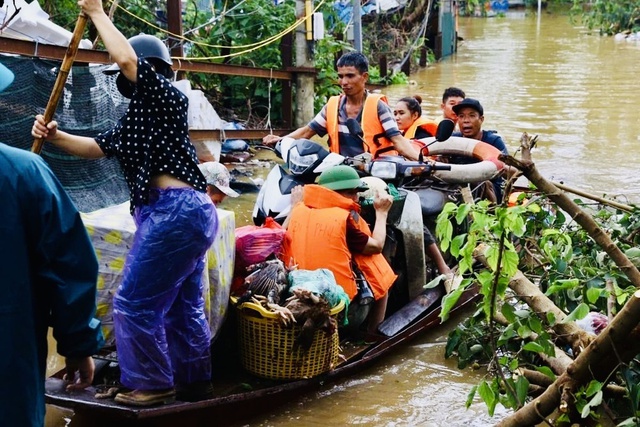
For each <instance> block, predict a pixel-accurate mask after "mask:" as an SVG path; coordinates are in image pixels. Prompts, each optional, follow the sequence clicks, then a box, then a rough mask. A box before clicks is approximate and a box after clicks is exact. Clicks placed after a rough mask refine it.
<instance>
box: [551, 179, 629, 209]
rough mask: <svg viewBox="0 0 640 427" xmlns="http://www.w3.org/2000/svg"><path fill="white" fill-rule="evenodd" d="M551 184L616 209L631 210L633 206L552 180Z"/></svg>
mask: <svg viewBox="0 0 640 427" xmlns="http://www.w3.org/2000/svg"><path fill="white" fill-rule="evenodd" d="M553 185H555V186H556V187H558V188H559V189H561V190H564V191H568V192H569V193H573V194H577V195H578V196H582V197H586V198H587V199H591V200H594V201H596V202H599V203H602V204H603V205H608V206H611V207H613V208H616V209H620V210H623V211H627V212H632V211H633V209H634V208H633V206H629V205H625V204H624V203H618V202H614V201H613V200H608V199H605V198H603V197H599V196H595V195H593V194H589V193H586V192H584V191H582V190H579V189H577V188H571V187H569V186H566V185H564V184H561V183H559V182H553Z"/></svg>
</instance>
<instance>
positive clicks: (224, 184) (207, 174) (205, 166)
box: [198, 162, 239, 206]
mask: <svg viewBox="0 0 640 427" xmlns="http://www.w3.org/2000/svg"><path fill="white" fill-rule="evenodd" d="M198 167H199V168H200V172H202V175H204V178H205V179H206V180H207V194H208V195H209V197H210V198H211V201H212V202H213V204H214V205H216V206H218V204H220V203H222V201H223V200H224V199H225V197H227V196H229V197H238V196H239V194H238V193H237V192H236V191H235V190H234V189H232V188H231V187H229V182H230V181H231V174H230V173H229V171H228V170H227V168H226V167H225V165H223V164H222V163H219V162H205V163H200V164H199V165H198Z"/></svg>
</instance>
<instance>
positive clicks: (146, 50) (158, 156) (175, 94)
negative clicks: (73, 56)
mask: <svg viewBox="0 0 640 427" xmlns="http://www.w3.org/2000/svg"><path fill="white" fill-rule="evenodd" d="M78 5H79V6H80V7H81V8H82V10H83V11H84V12H85V14H87V16H89V17H90V18H91V20H92V21H93V23H94V25H95V26H96V28H97V29H98V32H99V33H100V36H101V38H102V40H103V41H104V44H105V46H106V48H107V50H108V51H109V54H110V55H111V57H112V58H113V59H114V60H115V63H114V64H113V65H112V66H111V67H109V68H108V69H107V70H105V73H106V74H117V78H116V84H117V86H118V90H119V91H120V92H121V93H122V94H123V95H124V96H126V97H128V98H130V99H131V102H130V104H129V108H128V110H127V112H126V113H125V115H124V116H123V117H122V118H121V119H120V120H119V122H118V123H117V125H116V126H115V127H114V128H113V129H111V130H109V131H107V132H104V133H102V134H100V135H98V136H97V137H95V138H89V137H83V136H77V135H72V134H69V133H67V132H64V131H62V130H59V129H58V125H57V123H56V122H55V121H52V122H50V123H48V124H45V122H44V119H43V117H42V116H41V115H39V116H37V117H36V120H35V123H34V126H33V129H32V134H33V136H34V137H38V138H45V139H46V140H47V141H49V142H51V143H53V144H55V145H56V146H57V147H60V148H62V149H63V150H65V151H67V152H68V153H70V154H73V155H77V156H79V157H84V158H100V157H103V156H108V157H111V156H115V157H116V158H117V159H118V161H119V163H120V165H121V167H122V170H123V172H124V176H125V179H126V181H127V184H128V186H129V190H130V202H131V212H132V215H133V217H134V220H135V222H136V225H137V230H136V235H135V239H134V242H133V245H132V247H131V249H130V252H129V254H128V255H127V260H126V263H125V267H124V277H123V281H122V283H121V285H120V287H119V288H118V291H117V293H116V295H115V297H114V301H113V309H114V310H113V313H114V325H115V335H116V346H117V350H118V360H119V364H120V368H121V382H122V384H123V385H124V386H125V387H126V388H129V389H131V390H132V391H130V392H122V393H119V394H118V395H117V396H116V401H117V402H120V403H122V404H126V405H134V406H148V405H155V404H158V403H168V402H171V401H173V400H174V399H175V396H176V389H177V392H178V398H179V399H181V400H199V399H202V398H206V397H209V395H210V393H211V383H210V379H211V357H210V347H209V345H210V339H211V336H210V330H209V327H208V324H207V321H206V319H205V316H204V300H203V298H202V286H203V284H202V272H203V269H204V254H205V252H206V250H207V249H208V248H209V247H210V246H211V243H212V241H213V238H214V236H215V233H216V232H217V228H218V223H217V215H216V213H215V207H214V206H213V204H212V202H211V199H210V198H209V197H208V196H207V195H206V193H205V191H206V181H205V179H204V177H203V175H202V173H201V172H200V170H199V169H198V161H197V157H196V152H195V148H194V146H193V145H192V144H191V142H190V140H189V135H188V122H187V111H188V99H187V97H186V96H185V95H184V94H183V93H181V92H180V91H179V90H178V89H177V88H175V87H174V86H173V85H172V84H171V82H170V80H169V79H170V78H171V77H172V76H173V71H172V70H171V63H172V61H171V57H170V56H169V51H168V50H167V48H166V46H165V45H164V44H163V43H162V42H161V41H160V40H159V39H157V38H155V37H153V36H149V35H139V36H135V37H132V38H131V39H129V40H127V39H126V38H125V37H124V36H123V35H122V34H121V33H120V32H119V31H118V30H117V29H116V27H115V26H114V25H113V23H112V22H111V21H110V19H109V18H108V17H107V15H106V14H105V12H104V9H103V6H102V2H101V1H100V0H79V1H78Z"/></svg>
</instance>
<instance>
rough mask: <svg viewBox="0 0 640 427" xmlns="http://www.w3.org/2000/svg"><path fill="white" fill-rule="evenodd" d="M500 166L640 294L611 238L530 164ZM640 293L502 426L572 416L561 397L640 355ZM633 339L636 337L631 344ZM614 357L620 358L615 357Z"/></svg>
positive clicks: (633, 272) (638, 277)
mask: <svg viewBox="0 0 640 427" xmlns="http://www.w3.org/2000/svg"><path fill="white" fill-rule="evenodd" d="M500 160H502V161H504V162H505V163H507V164H509V165H511V166H514V167H516V168H518V169H520V170H521V171H522V172H523V173H524V175H525V176H526V177H527V178H528V179H529V181H531V182H532V183H533V184H534V185H535V186H536V187H537V188H538V189H539V190H540V191H543V192H544V193H545V194H547V196H548V197H549V198H550V199H551V200H552V201H553V202H554V203H556V204H557V205H558V207H560V208H561V209H563V210H564V211H565V212H567V213H568V214H569V215H570V216H571V218H573V219H574V220H575V221H576V222H577V223H578V224H579V225H580V226H582V227H583V228H584V230H585V231H586V232H587V233H589V235H590V236H591V238H592V239H593V240H594V241H595V242H596V243H597V244H598V245H599V246H600V247H601V248H603V250H604V251H605V252H606V253H607V254H608V255H609V256H610V257H611V259H612V260H613V261H614V262H615V263H616V265H617V266H618V267H619V268H620V269H621V270H622V271H623V272H624V273H625V274H626V275H627V277H628V278H629V280H630V281H631V283H633V285H634V286H635V287H636V288H640V272H639V271H638V269H637V268H636V267H635V266H634V265H633V264H632V263H631V262H630V261H629V259H628V258H627V257H626V256H625V255H624V253H622V251H621V250H620V249H619V248H618V247H617V246H616V245H615V243H614V242H613V241H612V240H611V238H610V237H609V236H608V235H607V234H606V233H605V232H604V231H603V230H602V229H601V228H600V227H598V225H597V223H596V222H595V221H594V220H593V218H592V217H591V216H590V215H589V214H587V213H586V212H584V211H582V210H581V209H580V207H579V206H577V205H576V204H575V203H574V202H573V201H572V200H570V199H569V198H568V197H567V196H566V195H565V194H564V193H562V191H561V190H560V189H559V188H558V187H556V186H555V185H554V184H553V183H551V182H550V181H547V180H546V179H545V178H544V177H542V175H540V173H539V172H538V171H537V169H536V168H535V165H534V163H533V162H531V161H530V160H523V161H519V160H517V159H515V158H513V157H511V156H502V155H501V156H500ZM638 323H640V291H636V292H635V293H634V294H633V296H632V297H631V298H630V299H629V301H627V303H626V304H625V306H624V307H623V308H622V310H620V312H619V313H618V315H617V316H616V317H615V318H614V319H613V320H612V321H611V323H610V324H609V326H608V327H607V328H605V330H604V331H602V333H601V334H600V335H598V336H597V337H596V338H595V339H594V340H593V341H592V342H591V344H590V345H588V346H587V348H585V350H584V351H583V352H582V353H580V354H579V355H578V357H577V358H576V360H575V361H574V362H573V363H571V364H570V365H569V366H568V367H567V371H566V372H565V373H564V374H562V375H561V376H560V377H558V378H557V379H556V381H555V382H554V383H553V384H552V385H551V386H550V387H548V388H547V390H546V391H545V392H544V393H543V394H541V395H540V396H538V397H537V398H536V399H534V400H533V401H532V402H530V403H529V404H527V405H526V406H525V407H523V408H521V409H519V410H518V411H516V412H515V413H514V414H512V415H510V416H508V417H507V418H505V419H504V420H502V421H501V422H500V423H498V426H503V427H504V426H523V425H535V424H537V423H539V422H541V421H543V420H544V421H545V422H546V420H545V417H547V416H549V414H551V413H552V412H553V411H554V410H556V409H557V408H559V409H560V410H561V411H563V410H564V411H566V410H568V406H569V405H570V404H571V402H570V398H566V399H565V400H562V402H561V399H562V396H563V395H564V396H567V395H568V396H571V392H573V391H574V390H575V389H576V388H577V387H578V386H579V384H584V383H586V382H588V381H589V380H590V379H592V378H594V377H596V378H602V379H606V378H608V377H609V376H610V375H611V373H612V372H614V371H615V369H617V368H618V367H619V365H620V364H622V363H626V362H628V361H629V360H631V359H632V358H633V357H634V356H635V355H636V354H638V351H639V350H640V349H639V348H638V347H640V345H639V344H638V342H639V341H640V339H638V338H640V329H639V328H638V327H637V326H638ZM629 335H634V336H635V337H636V338H635V339H634V338H632V337H630V336H629ZM612 355H616V356H617V357H612Z"/></svg>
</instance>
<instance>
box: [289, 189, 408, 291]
mask: <svg viewBox="0 0 640 427" xmlns="http://www.w3.org/2000/svg"><path fill="white" fill-rule="evenodd" d="M349 215H351V216H352V217H353V218H354V220H355V223H356V225H357V227H358V229H359V230H361V231H362V232H364V233H366V234H367V235H368V236H371V230H370V229H369V226H368V225H367V223H366V222H365V221H364V219H362V218H361V217H360V206H359V205H358V204H357V203H355V202H354V201H353V200H351V199H348V198H346V197H343V196H341V195H340V194H338V193H337V192H335V191H333V190H329V189H327V188H325V187H321V186H319V185H315V184H310V185H305V187H304V198H303V203H298V204H297V205H296V206H295V207H294V208H293V210H292V212H291V217H290V221H289V227H288V229H287V235H286V239H285V243H284V245H283V260H284V262H285V264H286V265H288V266H291V265H297V266H298V268H300V269H304V270H316V269H318V268H328V269H329V270H331V271H332V272H333V274H334V276H335V278H336V282H337V283H338V284H339V285H340V286H342V288H343V289H344V290H345V292H346V293H347V295H349V298H350V299H353V298H354V297H355V296H356V293H357V290H358V289H357V285H356V280H355V275H354V273H353V270H352V268H351V262H352V261H354V262H355V263H356V265H357V266H358V268H359V269H360V271H362V274H363V275H364V277H365V279H367V281H368V282H369V285H370V286H371V289H372V291H373V295H374V297H375V299H379V298H381V297H383V296H384V295H385V294H386V293H387V291H388V290H389V288H390V287H391V285H392V284H393V282H394V281H395V279H396V275H395V273H394V272H393V269H392V268H391V266H390V265H389V263H388V262H387V260H386V259H385V258H384V256H383V255H382V254H373V255H363V254H352V253H351V252H350V251H349V248H348V246H347V218H348V216H349Z"/></svg>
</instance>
